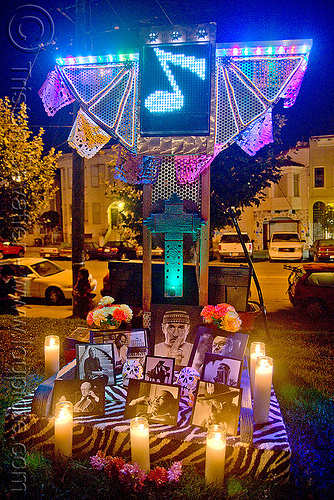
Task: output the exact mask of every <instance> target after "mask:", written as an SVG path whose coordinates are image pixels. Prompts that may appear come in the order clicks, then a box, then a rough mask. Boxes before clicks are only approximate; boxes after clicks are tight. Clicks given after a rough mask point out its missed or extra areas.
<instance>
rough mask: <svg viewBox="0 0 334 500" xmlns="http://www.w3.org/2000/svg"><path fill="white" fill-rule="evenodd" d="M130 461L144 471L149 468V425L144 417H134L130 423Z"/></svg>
mask: <svg viewBox="0 0 334 500" xmlns="http://www.w3.org/2000/svg"><path fill="white" fill-rule="evenodd" d="M130 439H131V461H132V463H133V464H134V463H135V462H137V464H138V465H139V467H141V468H142V469H144V470H145V471H146V472H149V470H150V446H149V426H148V421H147V419H146V418H144V417H135V418H133V419H132V420H131V423H130Z"/></svg>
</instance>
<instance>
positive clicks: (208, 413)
mask: <svg viewBox="0 0 334 500" xmlns="http://www.w3.org/2000/svg"><path fill="white" fill-rule="evenodd" d="M241 396H242V389H241V388H239V387H229V386H227V385H224V384H217V383H211V382H204V381H200V382H199V384H198V387H197V393H196V395H195V402H194V406H193V410H192V413H191V419H190V423H191V424H192V425H196V426H198V427H204V428H206V429H207V428H208V427H209V426H210V425H212V424H223V425H224V427H225V429H226V433H227V434H228V435H230V436H235V435H236V434H237V430H238V422H239V415H240V406H241Z"/></svg>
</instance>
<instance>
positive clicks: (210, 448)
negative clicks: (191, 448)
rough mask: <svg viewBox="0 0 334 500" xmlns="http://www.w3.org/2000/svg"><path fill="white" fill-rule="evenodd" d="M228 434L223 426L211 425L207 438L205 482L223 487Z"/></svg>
mask: <svg viewBox="0 0 334 500" xmlns="http://www.w3.org/2000/svg"><path fill="white" fill-rule="evenodd" d="M225 450H226V432H225V430H224V427H223V426H222V425H221V424H218V425H211V426H210V427H209V429H208V434H207V437H206V455H205V481H206V482H207V484H212V483H215V484H216V485H218V486H221V485H222V484H223V482H224V469H225Z"/></svg>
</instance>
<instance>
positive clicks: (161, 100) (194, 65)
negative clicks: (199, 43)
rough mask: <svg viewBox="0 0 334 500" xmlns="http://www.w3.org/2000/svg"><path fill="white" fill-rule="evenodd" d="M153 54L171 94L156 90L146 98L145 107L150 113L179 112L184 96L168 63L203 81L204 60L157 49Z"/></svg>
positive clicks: (204, 72) (204, 74) (204, 73)
mask: <svg viewBox="0 0 334 500" xmlns="http://www.w3.org/2000/svg"><path fill="white" fill-rule="evenodd" d="M154 52H155V53H156V55H157V58H158V59H159V62H160V64H161V66H162V69H163V71H164V73H165V74H166V76H167V78H168V81H169V83H170V84H171V86H172V89H173V92H167V91H166V90H156V91H155V92H153V93H152V94H150V95H149V96H148V97H146V99H145V107H146V108H147V109H148V110H149V111H151V113H166V112H168V113H170V112H173V111H176V110H180V109H181V108H182V107H183V105H184V95H183V94H182V92H181V90H180V88H179V86H178V84H177V82H176V80H175V77H174V75H173V73H172V72H171V70H170V67H169V64H168V63H169V62H170V63H172V64H174V65H176V66H181V67H182V68H186V69H189V70H190V71H192V72H193V73H195V74H197V76H198V77H199V78H201V80H205V78H206V60H205V59H204V58H201V59H196V57H195V56H185V55H184V54H173V53H172V52H165V51H164V50H161V49H159V48H155V49H154Z"/></svg>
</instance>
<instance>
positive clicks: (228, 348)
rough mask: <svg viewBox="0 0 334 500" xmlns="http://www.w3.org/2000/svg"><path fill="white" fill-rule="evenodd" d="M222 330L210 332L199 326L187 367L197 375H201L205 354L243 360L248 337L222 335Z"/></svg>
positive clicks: (236, 334) (238, 334)
mask: <svg viewBox="0 0 334 500" xmlns="http://www.w3.org/2000/svg"><path fill="white" fill-rule="evenodd" d="M224 333H227V332H224V331H223V330H222V331H221V334H220V331H219V330H217V332H215V331H214V330H211V329H210V328H207V327H206V326H199V327H198V329H197V335H196V339H195V342H194V346H193V349H192V352H191V355H190V359H189V366H192V367H193V368H195V369H196V370H198V372H199V373H202V368H203V365H204V358H205V354H206V353H207V352H211V353H212V354H219V355H220V356H224V357H226V358H235V359H243V358H244V356H245V351H246V347H247V342H248V339H249V335H246V334H244V333H239V332H236V333H234V334H231V335H224Z"/></svg>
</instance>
